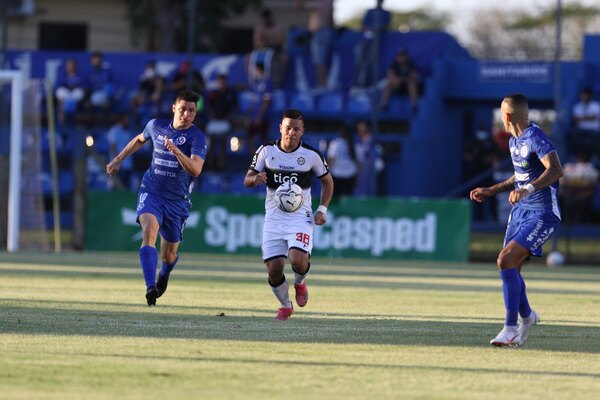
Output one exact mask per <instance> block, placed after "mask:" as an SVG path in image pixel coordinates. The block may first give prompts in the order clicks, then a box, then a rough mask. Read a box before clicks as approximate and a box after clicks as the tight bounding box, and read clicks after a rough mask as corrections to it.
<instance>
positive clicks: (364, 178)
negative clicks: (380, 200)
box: [355, 121, 384, 196]
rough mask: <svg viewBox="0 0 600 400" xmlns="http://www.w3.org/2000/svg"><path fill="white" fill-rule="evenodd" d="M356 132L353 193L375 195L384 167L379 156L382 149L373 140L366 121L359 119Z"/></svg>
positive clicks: (377, 191)
mask: <svg viewBox="0 0 600 400" xmlns="http://www.w3.org/2000/svg"><path fill="white" fill-rule="evenodd" d="M356 132H357V133H358V137H359V138H360V141H359V142H358V143H357V144H356V146H355V152H356V160H357V162H358V175H357V177H356V190H355V194H357V195H363V196H375V195H377V194H378V193H379V190H378V186H379V181H380V179H381V176H382V175H381V173H382V171H383V169H384V162H383V159H382V158H381V155H382V153H383V149H382V148H381V146H380V145H378V144H377V143H376V142H375V138H374V137H373V135H372V134H371V127H370V125H369V124H368V123H367V122H365V121H359V122H358V123H357V124H356Z"/></svg>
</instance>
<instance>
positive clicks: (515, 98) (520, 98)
mask: <svg viewBox="0 0 600 400" xmlns="http://www.w3.org/2000/svg"><path fill="white" fill-rule="evenodd" d="M505 98H506V99H509V100H511V102H512V104H513V107H515V108H517V107H519V106H527V105H528V104H527V96H525V95H524V94H522V93H513V94H509V95H508V96H506V97H505Z"/></svg>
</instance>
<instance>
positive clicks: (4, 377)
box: [0, 253, 600, 400]
mask: <svg viewBox="0 0 600 400" xmlns="http://www.w3.org/2000/svg"><path fill="white" fill-rule="evenodd" d="M288 271H289V267H288ZM311 271H312V272H311V276H310V280H309V289H310V296H311V297H310V301H309V304H308V305H307V307H305V308H303V309H296V313H295V314H294V316H293V317H292V318H291V319H290V320H289V321H287V322H283V323H282V322H276V321H274V320H273V318H274V316H275V314H276V309H277V304H276V301H275V298H274V296H273V295H272V293H271V291H270V289H269V287H268V286H267V283H266V273H265V271H264V266H263V265H262V263H261V262H260V259H259V256H258V255H257V256H256V257H232V256H217V255H208V256H206V255H205V256H199V255H190V254H182V258H181V261H180V262H179V264H178V266H177V269H176V270H175V272H174V274H173V275H172V279H171V281H170V283H169V290H168V291H167V292H166V294H165V295H164V296H163V297H162V298H160V299H158V305H157V307H152V308H150V307H147V306H146V303H145V298H144V292H145V288H144V284H143V279H142V277H141V272H140V270H139V267H138V261H137V255H136V254H133V253H131V254H120V253H117V254H115V253H111V254H101V253H93V254H89V253H88V254H65V255H61V256H55V255H51V254H27V253H23V254H17V255H13V254H7V253H1V254H0V398H2V399H117V398H118V399H184V398H185V399H187V398H190V399H344V400H347V399H503V398H504V399H558V398H565V399H569V400H575V399H590V398H593V397H594V396H597V395H598V393H600V269H598V268H591V267H587V268H586V267H578V268H573V267H563V268H561V269H554V270H549V269H547V268H545V267H542V266H541V265H532V266H530V267H529V269H527V270H526V272H525V277H526V278H527V281H528V293H529V298H530V300H531V302H532V305H533V306H534V308H535V309H536V310H538V311H539V312H540V314H541V317H542V324H541V325H538V326H536V327H534V328H533V329H532V333H531V336H530V339H529V342H528V343H527V345H526V346H525V347H523V348H519V349H500V348H493V347H491V346H489V344H488V342H489V340H490V339H491V338H492V337H493V336H494V335H495V334H496V333H497V332H498V331H499V330H500V329H501V327H502V323H503V318H502V316H503V313H504V307H503V303H502V296H501V289H500V281H499V278H498V274H497V272H496V269H495V265H493V264H491V263H489V264H453V263H424V262H384V261H376V260H371V261H368V262H365V261H360V260H329V259H314V260H313V268H312V270H311ZM288 277H289V278H291V273H290V272H288ZM593 393H596V395H593Z"/></svg>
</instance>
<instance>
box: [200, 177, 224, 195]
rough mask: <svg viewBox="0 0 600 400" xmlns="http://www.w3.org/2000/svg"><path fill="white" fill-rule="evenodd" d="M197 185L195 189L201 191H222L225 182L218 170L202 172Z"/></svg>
mask: <svg viewBox="0 0 600 400" xmlns="http://www.w3.org/2000/svg"><path fill="white" fill-rule="evenodd" d="M197 185H198V189H197V190H198V191H199V192H202V193H223V192H225V191H226V190H225V189H226V186H227V182H226V179H224V178H223V175H222V174H220V173H218V172H204V173H203V174H202V175H201V176H200V179H198V182H197Z"/></svg>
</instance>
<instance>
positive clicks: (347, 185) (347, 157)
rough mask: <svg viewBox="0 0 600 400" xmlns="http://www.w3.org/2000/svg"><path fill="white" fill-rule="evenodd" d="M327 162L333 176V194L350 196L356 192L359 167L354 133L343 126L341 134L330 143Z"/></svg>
mask: <svg viewBox="0 0 600 400" xmlns="http://www.w3.org/2000/svg"><path fill="white" fill-rule="evenodd" d="M327 163H328V164H329V168H330V170H331V175H332V176H333V195H334V196H348V195H351V194H352V193H353V192H354V186H355V184H356V174H357V173H358V167H357V163H356V152H355V150H354V140H352V134H351V133H350V131H349V130H348V128H346V127H345V126H343V127H342V128H341V129H340V131H339V136H338V137H336V138H335V139H333V140H332V141H331V142H330V143H329V147H328V148H327Z"/></svg>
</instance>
